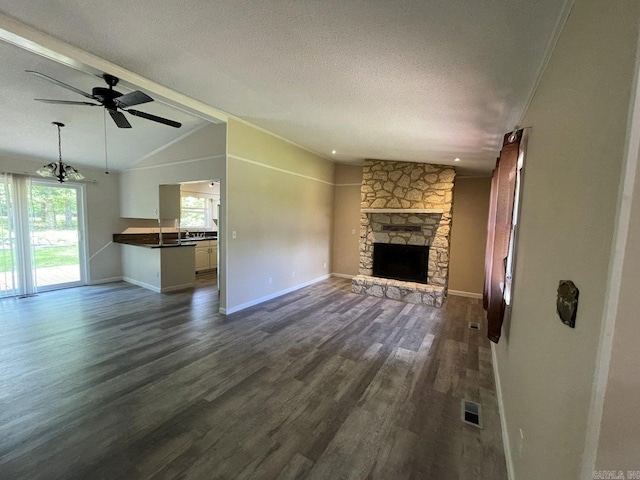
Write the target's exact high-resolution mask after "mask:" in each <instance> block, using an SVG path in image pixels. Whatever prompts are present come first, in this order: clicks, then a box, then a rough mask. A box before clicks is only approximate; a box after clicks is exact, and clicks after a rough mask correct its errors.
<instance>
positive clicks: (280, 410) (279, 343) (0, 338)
mask: <svg viewBox="0 0 640 480" xmlns="http://www.w3.org/2000/svg"><path fill="white" fill-rule="evenodd" d="M212 279H215V276H206V275H205V276H201V275H199V276H198V286H197V287H196V288H195V289H193V290H189V291H184V292H175V293H171V294H157V293H154V292H150V291H147V290H145V289H142V288H139V287H135V286H131V285H128V284H126V283H114V284H108V285H102V286H92V287H82V288H75V289H68V290H61V291H57V292H48V293H43V294H40V295H38V296H37V297H32V298H25V299H5V300H1V301H0V478H2V479H5V478H6V479H30V480H38V479H47V480H48V479H58V478H60V479H146V478H154V479H177V478H181V479H182V478H188V479H214V478H216V479H303V478H308V479H439V480H441V479H444V480H446V479H491V480H500V479H506V478H507V475H506V469H505V460H504V453H503V450H502V438H501V433H500V423H499V417H498V410H497V404H496V398H495V387H494V383H493V372H492V366H491V354H490V348H489V343H488V341H487V340H486V339H485V332H486V325H485V321H484V316H483V315H482V310H481V308H480V305H479V302H478V301H477V300H472V299H466V298H461V297H449V299H448V301H447V303H446V305H445V307H444V308H443V309H435V308H431V307H426V306H422V305H409V304H404V303H400V302H396V301H393V300H386V299H378V298H373V297H367V296H360V295H355V294H353V293H351V292H350V282H349V281H348V280H344V279H336V278H332V279H330V280H327V281H324V282H322V283H319V284H316V285H313V286H311V287H307V288H304V289H301V290H298V291H296V292H293V293H291V294H288V295H285V296H282V297H279V298H277V299H274V300H272V301H269V302H266V303H263V304H261V305H258V306H255V307H253V308H250V309H247V310H244V311H242V312H238V313H236V314H233V315H229V316H222V315H219V314H218V313H217V310H218V296H217V291H216V288H215V284H214V283H212V281H211V280H212ZM469 321H477V322H480V324H481V325H482V328H481V330H480V331H474V330H471V329H469V328H468V326H467V322H469ZM461 398H468V399H470V400H473V401H476V402H479V403H481V404H482V407H483V413H484V428H483V429H477V428H474V427H472V426H469V425H466V424H463V423H462V422H461V421H460V400H461Z"/></svg>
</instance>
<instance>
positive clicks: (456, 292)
mask: <svg viewBox="0 0 640 480" xmlns="http://www.w3.org/2000/svg"><path fill="white" fill-rule="evenodd" d="M447 292H448V293H449V295H455V296H457V297H469V298H482V294H481V293H473V292H463V291H461V290H451V289H449V290H447Z"/></svg>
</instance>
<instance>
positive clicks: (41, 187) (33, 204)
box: [0, 175, 84, 296]
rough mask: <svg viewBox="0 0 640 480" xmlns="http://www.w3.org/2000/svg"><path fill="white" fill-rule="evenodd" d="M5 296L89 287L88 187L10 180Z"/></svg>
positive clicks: (5, 205) (3, 226)
mask: <svg viewBox="0 0 640 480" xmlns="http://www.w3.org/2000/svg"><path fill="white" fill-rule="evenodd" d="M1 190H2V193H0V240H1V241H2V251H1V252H2V254H1V255H0V268H1V269H2V272H1V274H2V275H1V276H0V296H10V295H26V294H31V293H35V292H39V291H44V290H51V289H56V288H65V287H70V286H76V285H82V284H84V268H83V265H84V255H83V253H84V249H83V248H82V241H81V240H82V232H83V230H84V222H83V212H82V204H83V202H82V187H81V186H79V185H72V184H58V183H53V182H47V181H42V180H32V179H30V178H28V177H23V176H18V175H14V176H5V178H4V182H3V185H2V189H1Z"/></svg>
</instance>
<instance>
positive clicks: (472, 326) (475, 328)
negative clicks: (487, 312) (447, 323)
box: [469, 322, 480, 330]
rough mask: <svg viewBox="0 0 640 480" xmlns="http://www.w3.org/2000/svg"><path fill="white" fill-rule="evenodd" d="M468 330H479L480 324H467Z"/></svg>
mask: <svg viewBox="0 0 640 480" xmlns="http://www.w3.org/2000/svg"><path fill="white" fill-rule="evenodd" d="M469 328H470V329H471V330H480V324H479V323H478V322H469Z"/></svg>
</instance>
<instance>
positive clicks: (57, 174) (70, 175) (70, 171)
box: [36, 122, 84, 183]
mask: <svg viewBox="0 0 640 480" xmlns="http://www.w3.org/2000/svg"><path fill="white" fill-rule="evenodd" d="M51 123H52V124H53V125H55V126H56V127H58V163H56V162H51V163H50V164H48V165H45V166H44V167H42V168H41V169H39V170H38V171H37V172H36V173H37V174H38V175H40V176H42V177H48V178H57V179H58V182H60V183H64V182H66V181H67V180H82V179H83V178H84V175H82V174H81V173H80V172H78V170H76V169H75V168H73V167H72V166H71V165H67V164H66V163H64V162H63V161H62V142H61V139H60V127H64V123H60V122H51Z"/></svg>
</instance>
